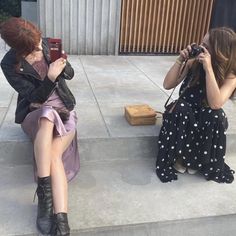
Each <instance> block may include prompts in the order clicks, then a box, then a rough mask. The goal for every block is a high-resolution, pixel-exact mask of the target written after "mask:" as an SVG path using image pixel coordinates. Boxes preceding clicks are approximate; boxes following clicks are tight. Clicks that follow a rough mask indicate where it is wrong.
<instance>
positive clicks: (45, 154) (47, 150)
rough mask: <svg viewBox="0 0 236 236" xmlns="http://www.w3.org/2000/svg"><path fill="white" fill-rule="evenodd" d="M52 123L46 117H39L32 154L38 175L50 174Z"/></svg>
mask: <svg viewBox="0 0 236 236" xmlns="http://www.w3.org/2000/svg"><path fill="white" fill-rule="evenodd" d="M53 127H54V124H53V123H52V122H51V121H49V120H48V119H47V118H41V119H40V121H39V129H38V132H37V135H36V137H35V140H34V155H35V161H36V166H37V174H38V177H46V176H49V175H50V166H51V158H52V157H51V147H52V138H53Z"/></svg>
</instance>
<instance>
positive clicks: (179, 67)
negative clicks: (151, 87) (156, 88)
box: [163, 45, 193, 90]
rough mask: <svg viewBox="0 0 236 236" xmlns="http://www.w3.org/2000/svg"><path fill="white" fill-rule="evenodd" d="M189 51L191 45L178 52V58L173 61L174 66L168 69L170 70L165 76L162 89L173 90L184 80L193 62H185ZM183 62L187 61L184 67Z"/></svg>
mask: <svg viewBox="0 0 236 236" xmlns="http://www.w3.org/2000/svg"><path fill="white" fill-rule="evenodd" d="M191 50H192V48H191V45H188V46H187V48H185V49H183V50H182V51H181V52H180V55H179V57H178V58H177V60H176V61H175V64H174V65H173V66H172V67H171V68H170V70H169V71H168V72H167V74H166V77H165V79H164V82H163V87H164V88H165V89H167V90H168V89H172V88H174V87H175V86H177V85H178V84H179V83H180V82H181V81H182V80H183V79H184V78H185V76H186V74H187V73H188V70H189V68H190V67H191V65H192V62H193V61H192V60H189V61H187V59H188V58H189V53H190V52H191ZM185 61H187V62H186V65H184V63H185Z"/></svg>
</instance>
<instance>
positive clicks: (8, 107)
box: [0, 91, 15, 129]
mask: <svg viewBox="0 0 236 236" xmlns="http://www.w3.org/2000/svg"><path fill="white" fill-rule="evenodd" d="M14 94H15V92H14V91H13V93H12V96H11V99H10V102H9V103H8V106H7V110H6V112H5V114H4V116H3V119H2V121H1V124H0V129H1V128H2V125H3V123H4V121H5V118H6V116H7V113H8V111H9V109H10V105H11V103H12V101H13V97H14Z"/></svg>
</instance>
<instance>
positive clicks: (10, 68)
mask: <svg viewBox="0 0 236 236" xmlns="http://www.w3.org/2000/svg"><path fill="white" fill-rule="evenodd" d="M1 67H2V71H3V73H4V75H5V77H6V79H7V81H8V82H9V84H10V85H11V86H12V87H13V88H14V89H15V90H16V91H17V92H18V93H19V95H20V96H21V97H24V98H25V99H27V100H28V101H29V102H39V103H43V102H45V101H46V100H47V98H48V97H49V95H50V94H51V93H52V91H53V90H54V88H55V87H56V83H54V82H52V81H51V80H50V79H49V78H48V77H45V79H44V80H43V81H39V82H40V83H41V84H40V85H39V86H36V84H35V83H33V79H32V80H28V79H27V78H26V76H25V75H24V74H20V73H17V72H16V71H15V67H14V65H10V64H6V63H3V62H2V63H1Z"/></svg>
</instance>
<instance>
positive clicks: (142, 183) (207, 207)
mask: <svg viewBox="0 0 236 236" xmlns="http://www.w3.org/2000/svg"><path fill="white" fill-rule="evenodd" d="M4 50H5V48H4V47H3V46H1V50H0V58H2V56H3V54H4ZM69 61H70V62H71V64H72V66H73V67H74V69H75V78H74V79H73V80H72V81H69V86H70V87H71V90H72V91H73V93H74V95H75V97H76V100H77V107H76V111H77V113H78V118H79V122H78V136H79V146H80V156H81V171H80V173H79V174H78V176H77V177H76V179H75V180H74V181H72V183H71V184H70V185H69V193H70V194H69V196H70V201H69V208H70V214H69V218H70V224H71V229H72V232H73V235H84V236H85V235H86V236H87V235H89V236H92V235H114V236H117V235H119V236H121V235H122V236H123V235H129V236H132V235H136V236H139V235H140V236H141V235H155V236H156V235H157V236H158V235H160V236H169V235H178V236H185V235H186V236H197V235H201V236H202V235H203V236H205V235H207V236H208V235H214V236H220V235H221V236H222V235H226V236H228V235H235V234H236V227H235V224H233V223H232V222H233V220H235V215H236V203H235V200H234V197H233V196H235V195H236V188H235V187H236V183H235V182H236V181H235V182H234V183H233V184H230V185H227V184H217V183H214V182H207V181H205V180H204V179H203V177H201V176H199V175H194V176H190V175H188V174H184V175H180V176H179V180H178V181H177V182H174V183H171V184H162V183H160V181H159V180H158V179H157V177H156V175H155V170H154V169H155V167H154V163H155V156H156V153H157V149H156V140H157V136H158V133H159V129H160V121H158V122H159V123H157V125H155V126H136V127H133V126H130V125H129V124H128V123H127V121H126V120H125V118H124V115H123V113H124V106H125V105H128V104H140V103H147V104H149V105H150V106H152V107H153V108H154V109H156V110H158V111H163V110H164V109H163V106H164V102H165V100H166V99H167V97H168V94H169V93H170V92H168V91H165V90H164V89H163V87H162V81H163V78H164V76H165V74H166V72H167V71H168V69H169V68H170V66H171V65H172V63H173V62H174V61H175V57H173V56H75V55H70V56H69ZM175 96H177V92H176V93H175ZM15 104H16V93H15V92H14V91H13V90H12V88H11V87H10V86H9V85H8V83H7V81H6V80H5V78H4V76H3V74H2V72H0V111H1V112H0V120H1V126H0V150H1V151H0V152H1V155H0V163H1V167H0V169H1V173H2V177H1V179H0V186H1V187H2V188H1V189H0V209H1V212H3V213H4V214H3V215H4V216H0V235H3V236H4V235H36V231H35V225H34V224H35V223H34V222H35V217H36V204H35V203H32V199H33V194H34V191H35V184H34V183H33V176H32V166H31V158H32V147H31V144H30V142H29V140H28V138H27V137H26V136H25V134H24V133H23V132H22V131H21V129H20V126H19V125H16V124H14V112H15ZM225 111H226V113H227V115H228V118H229V123H230V127H229V129H228V134H227V135H228V156H227V159H226V160H227V162H228V163H229V165H230V166H232V168H233V169H236V159H235V157H234V155H235V153H236V147H235V144H234V143H235V141H236V120H235V118H234V114H235V112H236V107H235V105H234V103H233V102H232V101H229V102H227V104H226V105H225ZM219 222H221V223H219ZM183 226H184V227H183Z"/></svg>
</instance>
